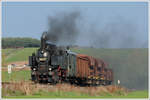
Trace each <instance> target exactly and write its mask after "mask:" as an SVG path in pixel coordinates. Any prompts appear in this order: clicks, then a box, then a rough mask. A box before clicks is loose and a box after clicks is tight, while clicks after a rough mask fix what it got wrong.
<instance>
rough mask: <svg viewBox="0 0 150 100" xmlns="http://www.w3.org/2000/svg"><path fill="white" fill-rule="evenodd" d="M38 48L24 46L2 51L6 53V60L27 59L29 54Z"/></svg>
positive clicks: (7, 61)
mask: <svg viewBox="0 0 150 100" xmlns="http://www.w3.org/2000/svg"><path fill="white" fill-rule="evenodd" d="M36 50H37V48H23V49H3V50H2V53H4V54H5V55H6V58H5V62H6V63H10V62H16V61H27V60H28V58H29V56H31V55H32V53H33V52H35V51H36Z"/></svg>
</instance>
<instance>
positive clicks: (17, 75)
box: [2, 70, 31, 82]
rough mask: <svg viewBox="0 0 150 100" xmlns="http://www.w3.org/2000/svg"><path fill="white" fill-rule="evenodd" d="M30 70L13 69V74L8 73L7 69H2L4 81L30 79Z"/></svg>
mask: <svg viewBox="0 0 150 100" xmlns="http://www.w3.org/2000/svg"><path fill="white" fill-rule="evenodd" d="M30 74H31V72H30V71H29V70H21V71H12V73H11V74H8V72H7V71H2V82H11V81H22V80H24V81H29V80H30V78H31V76H30Z"/></svg>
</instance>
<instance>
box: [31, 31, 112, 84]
mask: <svg viewBox="0 0 150 100" xmlns="http://www.w3.org/2000/svg"><path fill="white" fill-rule="evenodd" d="M29 65H30V66H31V79H32V81H34V82H45V83H58V82H62V81H69V82H71V83H78V84H83V83H84V84H85V83H86V84H103V85H109V84H111V82H112V81H113V77H112V76H113V75H112V70H111V69H108V68H107V67H106V64H105V62H103V61H102V60H99V59H95V58H93V57H90V56H86V55H82V54H80V55H79V54H76V53H74V52H71V51H70V50H69V48H68V47H67V48H63V47H57V46H56V45H55V44H53V43H51V42H50V41H48V39H47V33H46V32H44V33H43V34H42V37H41V47H40V48H39V49H38V50H37V52H36V53H33V54H32V56H29Z"/></svg>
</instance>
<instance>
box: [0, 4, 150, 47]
mask: <svg viewBox="0 0 150 100" xmlns="http://www.w3.org/2000/svg"><path fill="white" fill-rule="evenodd" d="M72 12H80V18H79V20H78V22H77V28H78V30H79V33H80V34H79V35H78V36H77V38H76V40H77V41H75V44H77V45H83V46H96V47H102V48H122V47H125V48H132V47H133V48H143V47H144V48H145V47H146V48H147V47H148V3H147V2H92V3H91V2H3V3H2V37H32V38H37V39H40V37H41V35H42V33H43V32H44V31H48V30H49V27H50V26H49V25H48V18H49V17H50V16H53V17H54V18H55V17H57V18H58V17H60V18H61V17H64V16H65V14H69V13H72ZM66 21H67V20H66ZM100 44H101V45H100ZM102 44H103V45H102Z"/></svg>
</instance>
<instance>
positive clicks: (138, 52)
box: [2, 48, 148, 90]
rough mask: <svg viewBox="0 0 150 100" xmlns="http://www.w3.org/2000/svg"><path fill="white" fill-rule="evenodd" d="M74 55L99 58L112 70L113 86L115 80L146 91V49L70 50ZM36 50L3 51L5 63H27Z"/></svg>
mask: <svg viewBox="0 0 150 100" xmlns="http://www.w3.org/2000/svg"><path fill="white" fill-rule="evenodd" d="M71 50H72V51H74V52H76V53H82V54H87V55H90V56H94V57H96V58H101V59H103V60H104V61H105V62H107V64H108V67H109V68H112V69H113V72H114V84H117V80H118V79H119V80H120V81H121V85H122V86H125V87H127V88H131V89H142V90H143V89H148V49H142V48H141V49H140V48H139V49H138V48H137V49H95V48H72V49H71ZM35 51H36V48H25V49H3V50H2V53H3V54H4V55H5V63H10V62H15V61H27V60H28V56H29V55H31V54H32V52H35Z"/></svg>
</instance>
